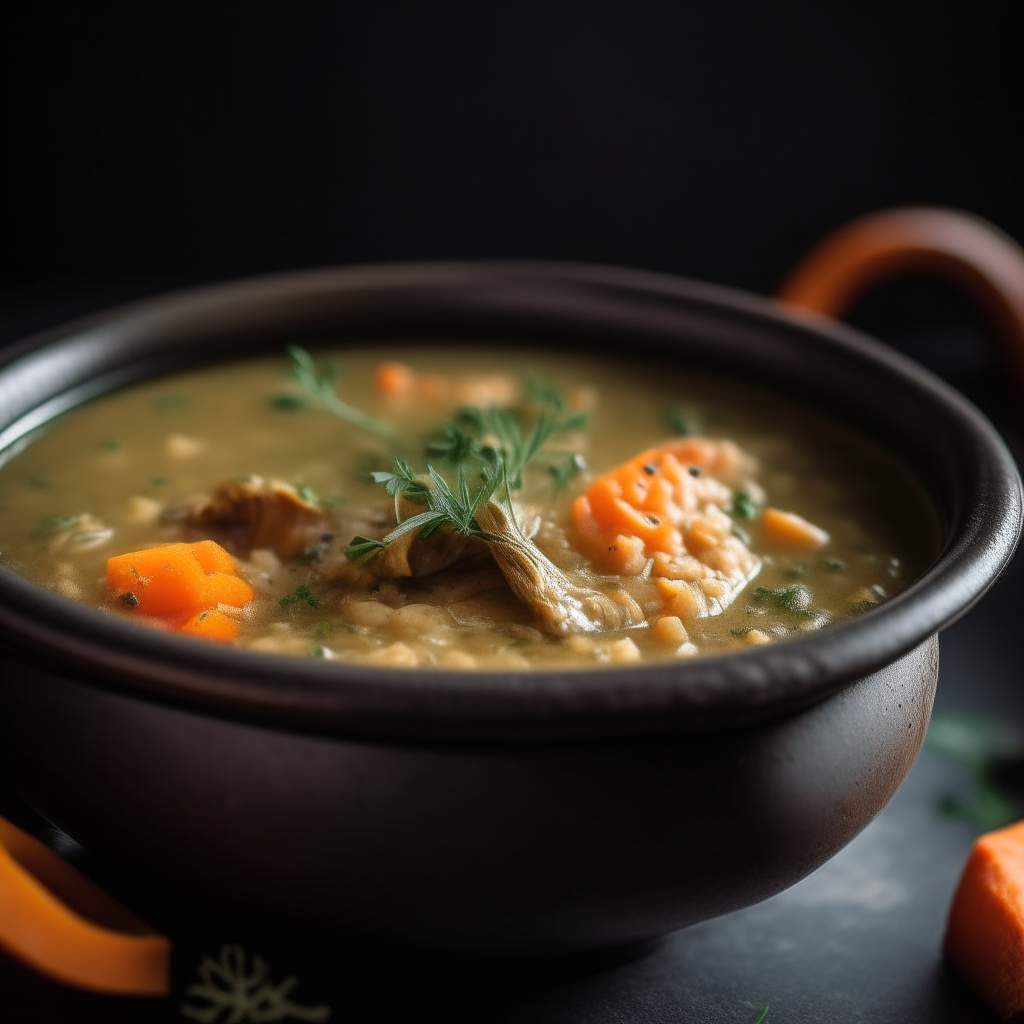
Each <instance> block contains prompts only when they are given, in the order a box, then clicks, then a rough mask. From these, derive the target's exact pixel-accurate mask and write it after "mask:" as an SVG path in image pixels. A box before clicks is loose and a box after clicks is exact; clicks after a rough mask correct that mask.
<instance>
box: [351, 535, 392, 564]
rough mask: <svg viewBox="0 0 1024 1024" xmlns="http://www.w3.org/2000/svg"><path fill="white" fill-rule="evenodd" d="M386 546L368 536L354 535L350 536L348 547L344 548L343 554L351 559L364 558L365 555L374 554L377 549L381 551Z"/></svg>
mask: <svg viewBox="0 0 1024 1024" xmlns="http://www.w3.org/2000/svg"><path fill="white" fill-rule="evenodd" d="M386 547H387V544H383V543H381V541H379V540H372V539H371V538H370V537H360V536H355V537H353V538H352V540H351V542H350V543H349V545H348V547H347V548H345V554H346V555H348V557H349V558H351V559H353V560H354V559H357V558H365V557H366V556H367V555H374V554H376V553H377V552H378V551H383V550H384V549H385V548H386Z"/></svg>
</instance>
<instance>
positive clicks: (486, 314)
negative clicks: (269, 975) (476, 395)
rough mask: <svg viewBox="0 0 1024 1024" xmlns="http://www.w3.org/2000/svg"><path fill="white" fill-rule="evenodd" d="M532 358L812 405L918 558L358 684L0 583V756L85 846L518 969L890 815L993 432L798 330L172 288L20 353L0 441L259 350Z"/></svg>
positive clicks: (994, 530) (291, 283) (410, 284)
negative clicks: (562, 659)
mask: <svg viewBox="0 0 1024 1024" xmlns="http://www.w3.org/2000/svg"><path fill="white" fill-rule="evenodd" d="M389 338H391V339H402V340H403V341H406V340H410V339H412V340H417V339H422V340H424V341H427V340H432V339H439V338H441V339H445V340H449V341H450V340H459V339H464V340H466V341H467V342H469V341H472V342H474V343H477V344H480V345H483V346H484V347H488V348H494V347H498V346H501V345H503V344H507V343H509V342H513V343H514V342H523V341H524V340H525V341H528V342H529V343H530V344H531V345H534V346H536V345H545V346H546V345H550V346H551V347H557V348H559V349H562V350H569V351H571V350H578V351H587V352H595V351H603V350H608V351H622V350H623V347H624V346H628V349H629V351H630V352H631V353H632V354H633V358H634V359H635V358H636V355H637V353H641V352H646V353H649V354H650V355H651V356H652V357H657V358H658V359H661V360H664V359H665V358H667V357H672V358H675V357H678V358H679V359H680V360H683V361H685V362H686V364H687V365H694V366H701V367H706V368H710V369H716V370H719V371H722V370H725V371H727V372H729V373H731V374H733V375H734V376H736V377H737V378H739V377H743V378H748V379H752V380H755V381H757V382H759V383H761V384H763V385H767V386H770V387H772V388H774V389H775V390H777V391H779V392H782V393H787V394H790V395H792V396H793V397H795V398H797V399H799V400H800V401H802V402H803V403H805V404H811V405H818V406H821V407H822V408H824V409H826V410H827V411H828V412H829V413H831V414H832V415H834V416H837V417H839V418H841V419H843V420H844V421H845V422H847V423H849V424H851V425H853V426H855V427H857V428H858V429H860V430H861V431H863V432H864V433H865V434H868V435H870V436H872V437H874V438H875V439H876V440H878V441H880V442H882V443H883V444H885V445H886V446H887V447H888V448H889V449H890V450H892V451H893V452H895V453H896V454H897V455H898V456H900V457H901V458H902V459H903V461H904V462H905V463H906V464H907V465H908V466H909V467H910V468H911V469H912V470H914V472H915V473H916V474H917V475H918V477H919V478H920V480H921V481H922V483H923V484H924V486H925V488H926V490H927V491H928V493H929V495H930V497H931V500H932V501H933V503H934V506H935V509H936V511H937V513H938V516H939V518H940V520H941V523H942V528H943V530H944V547H943V551H942V553H941V555H940V556H939V558H938V559H937V560H936V561H935V563H934V564H933V565H932V566H931V567H930V568H929V570H928V571H927V572H926V573H925V574H924V575H923V576H922V577H921V578H920V579H918V580H916V581H915V582H914V583H913V584H911V586H909V587H908V588H907V589H906V590H905V591H903V592H902V593H900V594H898V595H897V596H896V597H894V598H892V599H891V600H889V601H887V602H885V603H884V604H883V605H881V606H879V607H878V608H877V609H875V610H873V611H870V612H867V613H866V614H864V615H862V616H860V617H859V618H857V619H855V620H853V621H851V622H849V623H846V624H843V625H840V626H836V627H832V628H829V629H826V630H822V631H821V632H818V633H811V634H808V635H806V636H804V637H801V638H800V639H795V640H790V641H787V642H784V643H779V644H776V645H772V646H768V647H761V648H750V649H746V650H744V651H742V652H736V653H728V654H722V655H717V656H712V657H707V658H702V659H697V660H693V661H689V662H685V663H672V664H649V665H641V666H638V667H630V668H616V669H610V668H602V669H600V670H593V671H584V670H577V671H563V672H550V671H542V672H532V671H531V672H520V673H517V672H496V673H492V672H487V673H473V672H459V673H451V674H446V673H444V672H441V671H436V670H416V671H405V670H398V671H395V670H387V669H373V668H367V667H363V666H357V665H344V664H339V663H336V662H333V663H323V662H318V661H315V660H309V661H305V660H297V659H288V658H280V657H274V656H269V655H264V654H256V653H251V652H247V651H243V650H234V649H228V648H221V647H216V646H214V645H204V644H200V643H196V642H189V641H186V640H182V639H181V638H177V637H173V636H169V635H165V634H162V633H159V632H155V631H148V630H143V629H139V628H137V627H135V626H133V625H131V624H130V623H126V622H123V621H120V620H118V619H114V618H111V617H110V616H105V615H102V614H100V613H98V612H95V611H92V610H90V609H88V608H86V607H83V606H79V605H75V604H73V603H71V602H69V601H66V600H64V599H62V598H60V597H57V596H56V595H54V594H51V593H49V592H48V591H46V590H43V589H42V588H39V587H37V586H34V585H32V584H30V583H28V582H26V581H25V580H23V579H20V578H18V577H16V576H14V575H12V574H11V573H9V572H7V571H5V570H0V639H2V643H3V656H4V659H5V664H4V672H3V679H2V682H0V758H2V762H0V763H2V772H3V776H4V778H5V780H7V781H8V782H9V783H10V784H11V785H12V786H13V787H14V788H15V789H16V790H17V791H18V792H19V793H20V794H21V795H22V796H23V797H24V798H25V799H26V800H28V802H30V803H31V804H32V805H34V806H35V807H36V808H38V809H39V811H40V812H41V813H43V814H44V815H45V816H47V817H48V818H50V819H51V820H52V821H54V822H55V823H57V824H58V825H60V827H61V828H63V829H64V830H65V831H67V832H69V833H70V834H71V835H73V836H74V837H75V838H76V839H78V840H79V841H80V842H82V843H83V844H84V845H85V846H86V847H88V848H90V849H92V850H95V851H98V852H100V853H104V854H107V855H109V856H116V857H118V858H120V859H121V860H123V861H128V862H131V863H133V864H134V865H136V866H137V867H139V868H140V869H142V870H144V871H145V872H146V873H147V874H148V875H149V876H150V877H151V878H152V879H154V880H158V881H160V882H161V883H163V884H165V885H167V886H169V887H175V888H177V889H180V890H182V891H188V892H191V893H192V894H193V895H197V894H198V895H199V896H200V898H203V899H211V900H216V901H217V902H218V903H221V904H225V905H228V906H236V907H238V906H245V905H247V904H251V903H252V901H254V900H259V901H260V904H261V907H263V908H264V910H265V912H266V913H269V914H273V915H276V916H278V917H280V918H282V919H290V920H293V921H306V922H309V921H314V920H315V921H318V922H321V923H327V924H329V926H330V927H332V928H333V929H334V930H335V932H336V934H337V936H338V937H339V939H346V940H351V941H356V942H359V941H367V940H372V941H378V942H385V943H403V944H405V943H410V944H418V945H424V946H432V947H435V948H443V949H452V950H460V949H461V950H475V951H490V952H503V953H538V952H556V951H569V950H585V949H595V948H600V947H608V946H614V945H619V944H622V943H627V942H633V941H636V940H640V939H644V938H648V937H651V936H654V935H658V934H662V933H664V932H667V931H670V930H672V929H674V928H678V927H681V926H682V925H685V924H688V923H692V922H694V921H698V920H701V919H704V918H707V917H710V916H713V915H715V914H719V913H723V912H725V911H727V910H732V909H735V908H737V907H741V906H744V905H747V904H750V903H753V902H755V901H757V900H759V899H763V898H764V897H766V896H768V895H771V894H772V893H774V892H777V891H779V890H780V889H782V888H784V887H785V886H787V885H790V884H792V883H793V882H795V881H797V880H798V879H799V878H801V877H803V876H804V875H806V874H807V873H808V872H809V871H811V870H813V869H814V868H815V867H817V866H818V865H819V864H821V863H822V862H823V861H824V860H826V859H827V858H828V857H830V856H831V855H832V854H834V853H835V852H836V851H837V850H838V849H840V848H841V847H842V846H843V845H844V844H845V843H847V842H848V841H849V840H850V839H851V838H853V836H854V835H856V834H857V832H859V831H860V830H861V829H862V828H863V827H864V826H865V825H866V824H867V823H868V822H869V821H870V820H871V819H872V818H873V817H874V816H875V815H876V814H877V813H878V812H879V811H880V810H881V808H882V807H883V806H884V805H885V803H886V802H887V801H888V800H889V798H890V797H891V796H892V794H893V793H894V792H895V790H896V788H897V787H898V786H899V784H900V782H901V781H902V779H903V778H904V776H905V775H906V773H907V771H908V770H909V768H910V766H911V764H912V763H913V760H914V758H915V756H916V754H917V752H918V750H919V748H920V745H921V742H922V740H923V738H924V733H925V730H926V728H927V724H928V717H929V714H930V710H931V703H932V698H933V696H934V689H935V684H936V680H937V673H938V643H937V633H938V631H939V630H941V629H942V628H944V627H945V626H947V625H949V624H950V623H952V622H953V621H955V620H956V619H957V618H959V617H960V616H961V615H963V614H964V613H965V612H966V611H968V610H969V609H970V608H971V607H972V606H973V605H974V604H975V603H976V602H977V601H978V600H979V599H980V598H981V597H982V595H983V594H984V593H985V591H986V590H987V589H988V588H989V587H990V586H991V584H992V583H993V582H994V580H995V579H996V577H997V576H998V575H999V573H1000V572H1001V570H1002V569H1003V567H1004V566H1005V565H1006V563H1007V561H1008V560H1009V558H1010V557H1011V555H1012V553H1013V550H1014V548H1015V545H1016V543H1017V539H1018V534H1019V531H1020V525H1021V510H1022V501H1021V487H1020V481H1019V479H1018V476H1017V471H1016V468H1015V466H1014V463H1013V460H1012V458H1011V457H1010V455H1009V453H1008V452H1007V451H1006V449H1005V447H1004V446H1003V444H1002V443H1001V441H1000V440H999V438H998V437H997V435H996V434H995V432H994V431H993V429H992V427H991V426H990V425H989V424H988V422H987V421H986V420H985V419H984V417H982V416H981V414H980V413H979V412H978V411H977V410H976V409H974V408H973V406H971V405H970V404H969V403H968V402H967V401H966V400H965V399H963V398H962V397H961V396H960V395H958V394H957V393H956V392H954V391H953V390H952V389H950V388H949V387H947V386H946V385H944V384H943V383H942V382H941V381H939V380H937V379H936V378H935V377H934V376H932V375H931V374H929V373H928V372H927V371H925V370H923V369H922V368H920V367H918V366H916V365H915V364H913V363H911V362H909V361H908V360H906V359H904V358H902V357H900V356H899V355H897V354H895V353H893V352H892V351H891V350H888V349H886V348H885V347H884V346H882V345H879V344H878V343H876V342H874V341H872V340H870V339H868V338H866V337H864V336H862V335H860V334H858V333H856V332H854V331H852V330H849V329H848V328H845V327H842V326H841V325H839V324H835V323H832V322H829V321H826V320H823V319H812V318H801V317H797V316H795V315H792V314H787V313H785V312H782V311H781V310H780V309H779V308H777V307H776V306H774V305H773V304H771V303H769V302H767V301H766V300H763V299H758V298H754V297H751V296H747V295H743V294H740V293H736V292H732V291H728V290H725V289H721V288H715V287H711V286H708V285H703V284H696V283H692V282H688V281H682V280H678V279H675V278H670V277H664V276H659V275H653V274H645V273H638V272H632V271H624V270H615V269H608V268H599V267H584V266H573V265H560V264H531V263H520V264H423V265H408V266H389V267H371V268H353V269H342V270H327V271H314V272H308V273H300V274H290V275H284V276H280V277H273V278H266V279H260V280H253V281H246V282H241V283H238V284H230V285H225V286H220V287H215V288H209V289H203V290H200V291H194V292H187V293H184V294H181V295H172V296H169V297H165V298H160V299H156V300H153V301H150V302H145V303H141V304H139V305H137V306H133V307H129V308H126V309H122V310H116V311H114V312H112V313H109V314H106V315H102V316H100V317H97V318H94V319H92V320H90V321H88V322H85V323H81V324H76V325H71V326H70V327H67V328H64V329H61V330H57V331H54V332H51V333H50V334H48V335H46V336H43V337H39V338H35V339H30V340H29V341H28V342H26V343H24V344H23V345H22V346H21V348H20V350H19V354H18V356H17V358H15V359H13V361H11V362H10V363H9V364H8V365H7V366H5V367H4V368H3V369H0V451H2V450H5V449H6V450H10V448H11V446H16V445H17V444H18V443H19V442H20V440H21V439H22V438H24V437H26V436H27V434H28V433H29V431H31V430H32V429H33V428H34V427H35V426H38V425H39V424H41V423H43V422H45V421H46V420H48V419H50V418H51V417H53V416H55V415H57V414H59V413H60V412H62V411H64V410H66V409H68V408H71V407H73V406H74V405H76V404H78V403H80V402H82V401H84V400H86V399H87V398H90V397H93V396H95V395H98V394H102V393H104V392H106V391H109V390H111V389H113V388H116V387H119V386H122V385H124V384H127V383H130V382H131V381H134V380H139V379H142V378H144V377H148V376H152V375H154V374H158V373H162V372H166V371H170V370H176V369H181V368H184V367H189V366H196V365H199V364H201V363H204V362H210V361H213V360H225V359H231V358H241V357H245V356H249V355H254V354H257V353H263V352H268V351H278V350H280V348H281V346H282V345H283V344H284V343H285V342H300V343H305V344H307V345H315V344H317V343H320V342H325V341H330V342H331V343H335V344H338V343H340V344H348V343H352V344H357V343H358V342H360V341H363V340H370V339H374V340H380V339H389Z"/></svg>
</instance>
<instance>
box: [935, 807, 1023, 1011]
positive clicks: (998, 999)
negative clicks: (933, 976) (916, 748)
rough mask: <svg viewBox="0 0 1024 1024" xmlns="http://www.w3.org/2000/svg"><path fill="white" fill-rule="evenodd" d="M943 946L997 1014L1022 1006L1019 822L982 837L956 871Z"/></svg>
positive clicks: (1021, 849) (1018, 1008) (1020, 832)
mask: <svg viewBox="0 0 1024 1024" xmlns="http://www.w3.org/2000/svg"><path fill="white" fill-rule="evenodd" d="M944 945H945V951H946V955H947V956H948V957H949V959H950V960H951V961H952V962H953V963H954V964H955V965H956V967H957V968H958V969H959V971H960V973H961V974H963V976H964V977H965V978H966V979H967V981H968V982H969V983H970V984H971V986H972V987H973V988H974V989H975V990H976V991H977V992H978V994H979V995H981V996H982V997H983V998H984V999H985V1001H986V1002H987V1003H988V1004H989V1005H990V1006H991V1007H992V1008H993V1009H994V1010H995V1011H996V1013H998V1014H999V1015H1000V1016H1001V1017H1004V1018H1007V1017H1012V1016H1014V1015H1015V1014H1017V1013H1020V1012H1021V1011H1024V822H1018V823H1017V824H1016V825H1011V826H1010V827H1009V828H1003V829H999V830H998V831H996V832H989V833H988V834H987V835H984V836H982V837H981V838H980V839H979V840H978V841H977V842H976V843H975V844H974V848H973V849H972V850H971V853H970V856H969V857H968V858H967V864H966V865H965V867H964V870H963V874H962V875H961V876H960V884H959V885H958V886H957V890H956V895H955V896H954V897H953V905H952V907H951V908H950V911H949V923H948V924H947V926H946V939H945V944H944Z"/></svg>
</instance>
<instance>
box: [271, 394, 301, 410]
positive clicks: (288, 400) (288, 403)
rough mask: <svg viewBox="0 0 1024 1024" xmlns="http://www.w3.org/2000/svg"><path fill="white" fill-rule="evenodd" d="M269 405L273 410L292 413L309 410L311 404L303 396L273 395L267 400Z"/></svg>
mask: <svg viewBox="0 0 1024 1024" xmlns="http://www.w3.org/2000/svg"><path fill="white" fill-rule="evenodd" d="M267 405H269V406H270V408H271V409H283V410H290V411H294V410H296V409H308V408H309V402H307V401H306V400H305V399H304V398H303V397H302V395H289V394H280V395H271V396H270V397H269V398H268V399H267Z"/></svg>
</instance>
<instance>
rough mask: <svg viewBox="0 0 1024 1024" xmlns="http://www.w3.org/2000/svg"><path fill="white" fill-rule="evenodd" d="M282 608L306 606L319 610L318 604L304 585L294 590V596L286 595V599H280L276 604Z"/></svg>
mask: <svg viewBox="0 0 1024 1024" xmlns="http://www.w3.org/2000/svg"><path fill="white" fill-rule="evenodd" d="M277 603H278V604H279V605H280V606H281V607H282V608H287V607H288V606H289V605H291V604H303V603H304V604H308V605H309V607H310V608H319V607H320V602H319V601H318V600H317V599H316V598H315V597H314V596H313V592H312V591H311V590H310V589H309V587H307V586H306V585H305V583H302V584H300V585H299V586H297V587H296V588H295V593H294V594H288V595H287V597H282V598H281V600H280V601H278V602H277Z"/></svg>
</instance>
